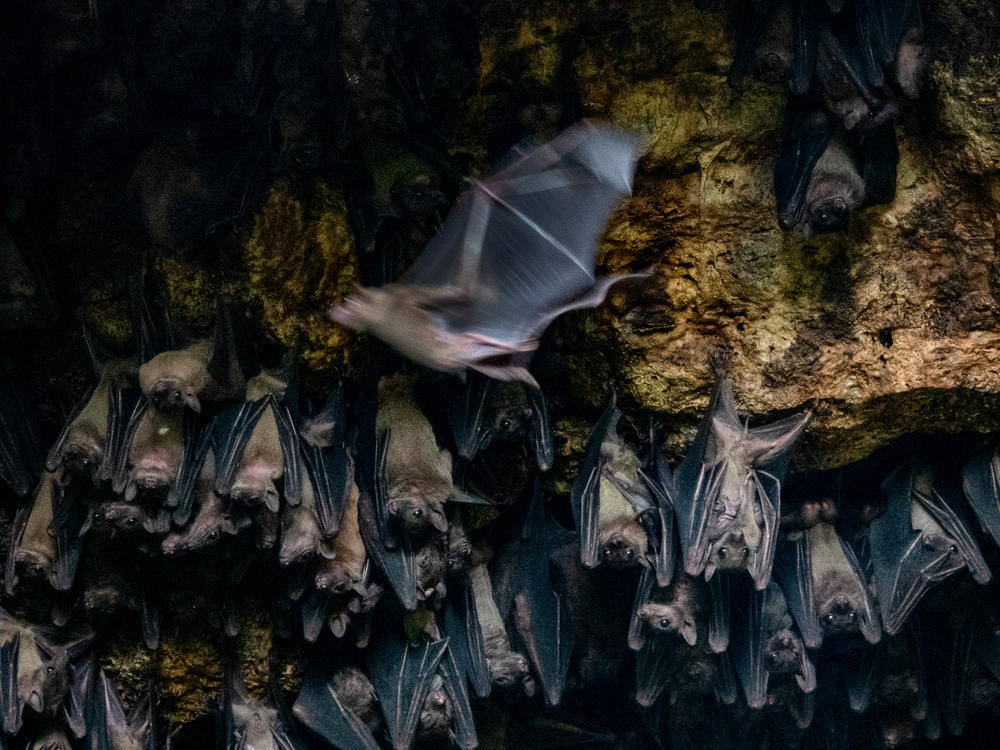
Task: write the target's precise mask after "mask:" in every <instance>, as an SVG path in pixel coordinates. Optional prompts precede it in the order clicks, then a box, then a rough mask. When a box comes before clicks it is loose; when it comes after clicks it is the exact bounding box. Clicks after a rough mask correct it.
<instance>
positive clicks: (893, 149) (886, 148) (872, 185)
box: [860, 120, 899, 206]
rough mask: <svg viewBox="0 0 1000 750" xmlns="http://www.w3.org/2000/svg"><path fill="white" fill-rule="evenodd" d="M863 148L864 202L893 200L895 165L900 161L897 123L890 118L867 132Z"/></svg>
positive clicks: (871, 204)
mask: <svg viewBox="0 0 1000 750" xmlns="http://www.w3.org/2000/svg"><path fill="white" fill-rule="evenodd" d="M860 152H861V154H860V163H861V164H862V165H863V166H862V176H863V177H864V181H865V201H864V205H866V206H877V205H880V204H882V203H892V201H893V199H894V198H895V197H896V165H897V164H898V163H899V145H898V144H897V143H896V126H895V123H894V122H892V121H891V120H890V121H889V122H885V123H882V124H881V125H880V126H878V127H877V128H875V130H873V131H872V132H871V133H866V134H864V135H863V136H862V138H861V145H860Z"/></svg>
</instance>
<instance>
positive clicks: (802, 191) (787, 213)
mask: <svg viewBox="0 0 1000 750" xmlns="http://www.w3.org/2000/svg"><path fill="white" fill-rule="evenodd" d="M804 2H806V4H808V2H807V0H804ZM833 131H834V123H833V121H832V120H831V119H830V117H829V116H828V115H827V114H826V112H824V111H823V110H822V109H821V108H819V107H817V106H815V105H813V104H812V103H810V102H808V101H806V100H804V99H802V98H800V97H792V98H791V99H789V101H788V105H787V108H786V112H785V126H784V130H783V131H782V135H781V146H780V147H779V149H778V156H777V158H776V159H775V162H774V197H775V200H776V202H777V207H778V224H779V225H780V226H781V228H782V229H791V228H792V227H794V226H795V225H796V224H798V223H799V222H800V221H801V220H802V218H803V216H804V212H805V206H806V190H807V189H808V188H809V180H810V178H811V177H812V173H813V167H815V166H816V162H817V161H819V158H820V157H821V156H822V155H823V152H824V151H826V147H827V146H828V145H829V143H830V139H831V138H833Z"/></svg>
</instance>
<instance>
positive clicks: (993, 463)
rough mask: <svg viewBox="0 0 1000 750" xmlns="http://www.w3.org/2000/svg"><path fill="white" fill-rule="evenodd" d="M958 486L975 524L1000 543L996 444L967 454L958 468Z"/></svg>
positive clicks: (999, 447)
mask: <svg viewBox="0 0 1000 750" xmlns="http://www.w3.org/2000/svg"><path fill="white" fill-rule="evenodd" d="M962 489H963V491H964V492H965V498H966V499H967V500H968V501H969V505H970V506H972V510H973V511H974V512H975V514H976V517H977V518H978V519H979V523H980V524H981V525H982V527H983V528H984V529H985V530H986V531H987V532H988V533H989V534H990V536H992V537H993V540H994V541H995V542H996V543H997V544H1000V444H991V445H987V446H986V447H984V448H982V449H980V450H978V451H976V452H975V453H974V454H973V455H972V456H970V457H969V459H968V461H967V462H966V464H965V467H964V468H963V469H962Z"/></svg>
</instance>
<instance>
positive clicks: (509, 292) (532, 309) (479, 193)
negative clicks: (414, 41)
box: [402, 121, 638, 344]
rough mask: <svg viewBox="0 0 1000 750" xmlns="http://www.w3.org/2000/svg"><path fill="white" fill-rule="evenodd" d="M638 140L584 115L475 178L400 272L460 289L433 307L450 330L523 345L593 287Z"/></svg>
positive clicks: (627, 187) (409, 280) (420, 282)
mask: <svg viewBox="0 0 1000 750" xmlns="http://www.w3.org/2000/svg"><path fill="white" fill-rule="evenodd" d="M637 156H638V148H637V143H636V140H635V139H634V138H633V137H632V136H631V135H630V134H629V133H627V132H625V131H624V130H621V129H618V128H615V127H613V126H611V125H607V124H597V123H593V122H588V121H584V122H581V123H578V124H577V125H574V126H572V127H570V128H568V129H567V130H565V131H563V132H562V133H561V134H560V135H559V136H557V137H556V138H555V139H553V140H552V141H550V142H549V143H547V144H545V145H542V146H539V147H536V148H533V149H530V150H528V151H526V152H525V153H523V154H521V155H520V156H519V158H516V159H515V161H514V162H513V163H512V164H510V165H509V166H508V167H506V168H505V169H502V170H501V171H500V172H498V173H496V174H495V175H493V176H492V177H490V178H488V179H486V180H483V181H481V182H480V181H473V183H472V187H471V189H470V190H469V193H468V194H467V195H466V196H465V197H464V198H463V199H462V200H460V201H459V203H458V205H457V206H456V207H455V208H454V210H453V211H452V212H451V214H450V215H449V217H448V219H447V220H446V221H445V224H444V226H443V227H442V228H441V230H440V231H439V232H438V234H437V235H436V236H435V237H434V239H432V240H431V242H430V244H428V246H427V248H426V249H425V250H424V252H423V254H422V255H421V256H420V258H419V259H418V260H417V262H416V263H415V264H414V265H413V266H412V267H411V268H410V269H409V270H408V271H407V272H406V274H405V275H404V276H403V279H402V281H403V282H405V283H406V284H409V285H414V286H425V287H445V288H451V289H454V290H456V291H457V292H459V293H460V298H459V299H456V300H455V301H454V302H449V303H448V304H447V305H446V306H443V307H442V309H440V310H439V311H437V312H438V313H439V314H440V319H441V322H442V323H443V324H444V325H445V327H447V328H449V329H451V330H457V331H467V332H474V333H476V334H479V335H482V336H487V337H490V338H493V339H496V340H499V341H505V342H512V343H515V344H520V343H521V342H523V341H525V340H527V339H530V338H531V337H532V336H533V335H535V334H536V333H537V332H538V329H539V325H540V322H541V321H545V320H547V319H549V316H550V315H551V314H552V312H553V311H555V310H557V309H560V308H561V307H563V306H564V305H566V304H567V303H569V302H571V301H572V300H574V298H577V297H578V296H580V295H582V294H584V293H585V292H587V291H588V290H590V289H591V288H592V287H593V286H594V263H595V256H596V254H597V248H598V240H599V238H600V236H601V233H602V232H603V231H604V226H605V224H606V223H607V221H608V219H610V218H611V214H612V212H613V211H614V209H615V207H616V206H617V204H618V202H619V201H620V200H621V199H622V197H624V196H625V195H627V194H629V192H630V191H631V185H632V173H633V170H634V166H635V161H636V159H637Z"/></svg>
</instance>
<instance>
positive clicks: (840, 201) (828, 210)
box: [802, 196, 854, 240]
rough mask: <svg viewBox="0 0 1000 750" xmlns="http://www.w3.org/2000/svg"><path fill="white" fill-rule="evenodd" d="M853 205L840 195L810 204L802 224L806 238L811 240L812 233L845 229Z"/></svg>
mask: <svg viewBox="0 0 1000 750" xmlns="http://www.w3.org/2000/svg"><path fill="white" fill-rule="evenodd" d="M853 207H854V206H853V205H850V204H848V202H847V200H845V199H844V198H843V197H841V196H835V197H833V198H828V199H825V200H823V201H822V202H820V203H817V204H815V205H810V206H809V208H808V215H807V218H806V221H805V223H804V224H803V226H802V233H803V235H804V236H805V238H806V240H811V239H812V237H813V235H814V234H824V233H826V232H842V231H843V230H845V229H847V225H848V223H849V222H850V219H851V209H852V208H853Z"/></svg>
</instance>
